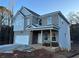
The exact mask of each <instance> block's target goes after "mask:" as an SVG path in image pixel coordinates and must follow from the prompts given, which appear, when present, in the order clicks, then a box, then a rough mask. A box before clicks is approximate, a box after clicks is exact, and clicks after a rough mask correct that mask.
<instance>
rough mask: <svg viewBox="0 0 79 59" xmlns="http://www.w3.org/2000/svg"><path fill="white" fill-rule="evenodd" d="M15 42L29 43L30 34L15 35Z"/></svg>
mask: <svg viewBox="0 0 79 59" xmlns="http://www.w3.org/2000/svg"><path fill="white" fill-rule="evenodd" d="M15 44H26V45H28V44H29V36H28V35H17V36H15Z"/></svg>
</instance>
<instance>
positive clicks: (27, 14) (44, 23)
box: [13, 7, 71, 50]
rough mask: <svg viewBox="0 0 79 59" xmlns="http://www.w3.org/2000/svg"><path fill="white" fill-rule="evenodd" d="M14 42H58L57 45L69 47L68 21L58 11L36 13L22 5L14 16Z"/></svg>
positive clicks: (27, 43) (29, 43) (28, 43)
mask: <svg viewBox="0 0 79 59" xmlns="http://www.w3.org/2000/svg"><path fill="white" fill-rule="evenodd" d="M13 25H14V44H26V45H32V44H44V43H49V44H50V46H52V43H58V47H60V48H63V49H68V50H70V49H71V41H70V23H69V22H68V21H67V19H66V18H65V17H64V16H63V14H62V13H61V12H60V11H56V12H52V13H48V14H45V15H38V14H37V13H35V12H33V11H31V10H29V9H28V8H26V7H22V8H21V9H20V10H19V11H18V12H17V13H16V15H15V16H14V20H13Z"/></svg>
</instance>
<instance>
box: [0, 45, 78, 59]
mask: <svg viewBox="0 0 79 59" xmlns="http://www.w3.org/2000/svg"><path fill="white" fill-rule="evenodd" d="M75 57H79V45H73V47H72V50H71V51H69V52H68V51H65V50H64V51H61V50H59V51H56V52H51V51H48V50H46V49H43V48H41V49H36V50H34V51H32V52H25V51H18V50H15V51H14V52H13V53H0V58H75Z"/></svg>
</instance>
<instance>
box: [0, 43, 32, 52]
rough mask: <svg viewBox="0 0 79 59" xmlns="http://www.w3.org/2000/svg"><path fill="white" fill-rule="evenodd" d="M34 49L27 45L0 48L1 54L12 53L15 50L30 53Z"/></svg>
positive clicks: (9, 45) (2, 46)
mask: <svg viewBox="0 0 79 59" xmlns="http://www.w3.org/2000/svg"><path fill="white" fill-rule="evenodd" d="M32 49H33V48H32V47H30V46H27V45H21V44H8V45H1V46H0V53H12V52H13V51H14V50H19V51H28V52H30V51H31V50H32Z"/></svg>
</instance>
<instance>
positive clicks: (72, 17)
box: [68, 12, 79, 24]
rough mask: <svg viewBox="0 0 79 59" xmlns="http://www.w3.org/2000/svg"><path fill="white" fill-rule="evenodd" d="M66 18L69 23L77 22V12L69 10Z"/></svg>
mask: <svg viewBox="0 0 79 59" xmlns="http://www.w3.org/2000/svg"><path fill="white" fill-rule="evenodd" d="M68 19H69V20H70V23H71V24H73V23H75V24H77V23H78V24H79V12H70V13H69V14H68Z"/></svg>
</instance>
